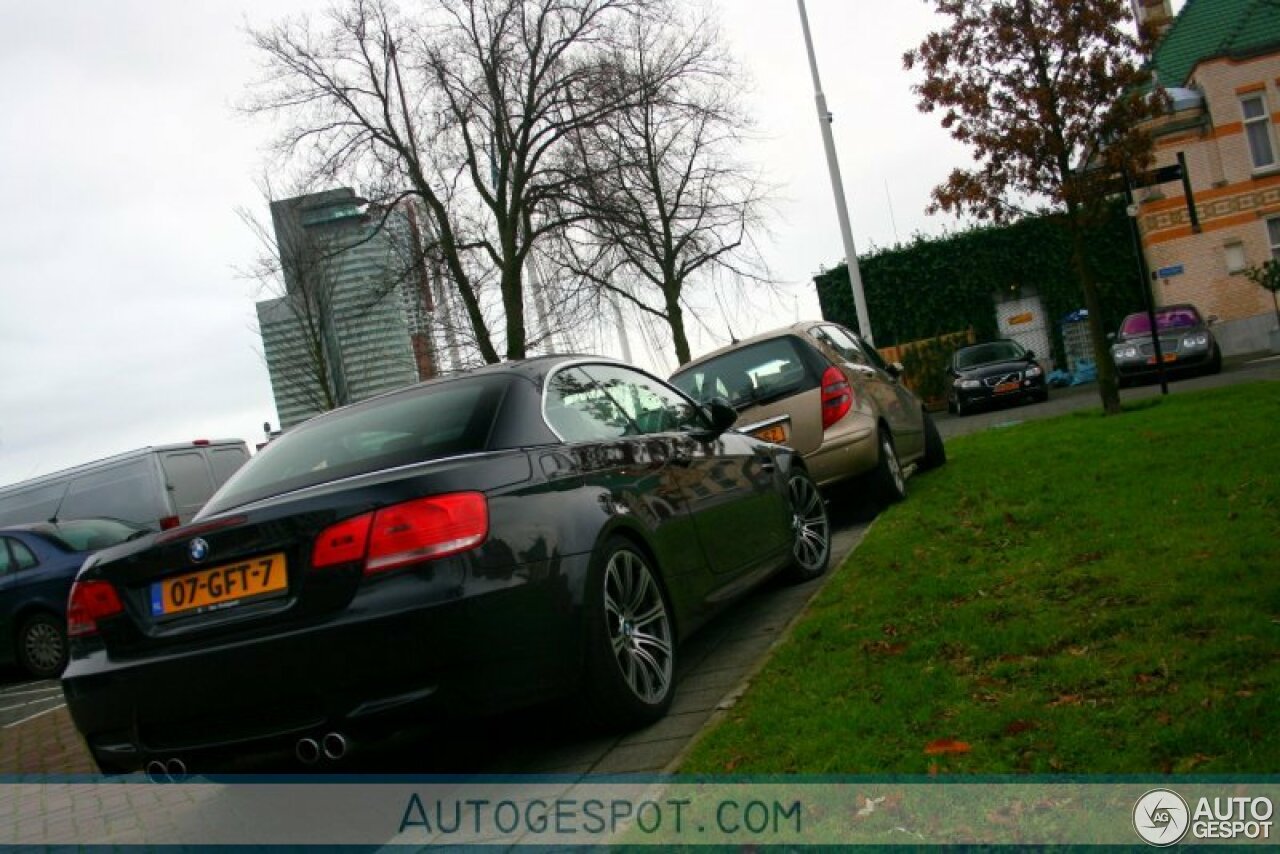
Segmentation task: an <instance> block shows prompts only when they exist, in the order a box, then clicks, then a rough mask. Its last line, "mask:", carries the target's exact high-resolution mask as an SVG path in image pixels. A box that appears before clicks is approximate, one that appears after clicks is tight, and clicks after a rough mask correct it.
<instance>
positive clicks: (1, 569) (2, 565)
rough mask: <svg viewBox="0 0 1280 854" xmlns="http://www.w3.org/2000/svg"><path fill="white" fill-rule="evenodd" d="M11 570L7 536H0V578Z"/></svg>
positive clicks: (11, 561)
mask: <svg viewBox="0 0 1280 854" xmlns="http://www.w3.org/2000/svg"><path fill="white" fill-rule="evenodd" d="M11 572H13V558H11V557H9V538H8V537H0V578H4V577H6V576H8V575H9V574H10V573H11Z"/></svg>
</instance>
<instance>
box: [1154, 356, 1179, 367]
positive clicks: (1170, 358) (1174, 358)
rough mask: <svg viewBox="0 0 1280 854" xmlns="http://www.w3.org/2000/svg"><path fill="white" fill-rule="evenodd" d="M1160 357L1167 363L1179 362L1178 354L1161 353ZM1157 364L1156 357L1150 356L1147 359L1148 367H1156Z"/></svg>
mask: <svg viewBox="0 0 1280 854" xmlns="http://www.w3.org/2000/svg"><path fill="white" fill-rule="evenodd" d="M1160 357H1161V358H1162V359H1163V360H1164V361H1166V362H1176V361H1178V354H1177V353H1161V354H1160ZM1155 363H1156V357H1155V356H1148V357H1147V364H1148V365H1154V364H1155Z"/></svg>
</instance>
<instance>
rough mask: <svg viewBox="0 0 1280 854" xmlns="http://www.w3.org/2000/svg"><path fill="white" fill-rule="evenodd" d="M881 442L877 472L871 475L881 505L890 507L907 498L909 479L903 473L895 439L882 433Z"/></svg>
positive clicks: (884, 432) (886, 433)
mask: <svg viewBox="0 0 1280 854" xmlns="http://www.w3.org/2000/svg"><path fill="white" fill-rule="evenodd" d="M879 442H880V459H879V460H877V461H876V468H875V471H873V472H872V473H871V481H872V487H873V488H874V490H875V493H876V498H877V499H878V500H879V501H880V505H881V506H883V507H888V506H889V505H890V504H894V503H896V502H898V501H901V500H902V499H904V498H906V497H907V478H906V476H905V475H904V474H903V473H902V464H901V463H900V462H898V452H897V451H896V450H894V447H893V438H892V437H891V436H890V435H889V434H888V432H886V431H881V432H880V436H879Z"/></svg>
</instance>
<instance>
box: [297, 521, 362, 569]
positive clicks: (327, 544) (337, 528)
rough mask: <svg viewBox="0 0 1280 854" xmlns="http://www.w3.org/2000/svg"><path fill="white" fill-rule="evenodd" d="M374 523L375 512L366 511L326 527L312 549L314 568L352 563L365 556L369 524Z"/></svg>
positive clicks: (312, 564)
mask: <svg viewBox="0 0 1280 854" xmlns="http://www.w3.org/2000/svg"><path fill="white" fill-rule="evenodd" d="M372 524H373V514H372V513H365V514H364V515H363V516H355V517H353V518H351V519H344V520H342V521H341V522H339V523H338V524H336V525H330V526H329V527H327V528H325V529H324V530H323V531H321V532H320V536H318V537H316V542H315V545H314V546H312V549H311V566H312V568H313V569H319V568H320V567H325V566H333V565H334V564H338V563H351V562H352V561H356V560H360V559H361V558H363V557H364V553H365V549H367V548H368V546H369V526H370V525H372Z"/></svg>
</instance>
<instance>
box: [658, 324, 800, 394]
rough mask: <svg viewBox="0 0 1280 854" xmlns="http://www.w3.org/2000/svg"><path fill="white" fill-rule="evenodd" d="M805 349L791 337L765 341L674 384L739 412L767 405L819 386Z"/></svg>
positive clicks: (705, 364)
mask: <svg viewBox="0 0 1280 854" xmlns="http://www.w3.org/2000/svg"><path fill="white" fill-rule="evenodd" d="M804 346H805V345H803V344H801V343H800V342H799V341H797V340H796V339H795V338H793V337H791V336H783V337H781V338H772V339H770V340H768V341H761V342H759V343H757V344H751V345H749V346H746V347H743V348H742V349H740V350H731V351H729V352H728V353H725V354H724V355H721V356H717V357H715V358H714V359H709V360H707V361H705V362H701V363H699V364H697V365H694V366H693V367H692V368H689V369H688V370H685V371H681V372H680V373H678V374H676V375H675V376H673V377H672V378H671V384H672V385H674V386H676V387H677V388H679V389H680V390H681V391H683V392H684V393H685V394H687V395H689V396H690V397H692V398H693V399H694V400H696V401H697V402H698V403H706V402H707V401H709V400H711V399H712V398H714V397H721V398H724V399H725V400H727V401H729V404H730V405H731V406H733V407H735V408H737V409H744V408H746V407H748V406H751V405H753V404H759V403H767V402H769V401H771V400H777V399H779V398H782V397H786V396H788V395H792V394H797V393H799V392H802V391H807V390H808V389H810V388H813V387H814V386H815V385H817V380H816V379H815V378H814V376H813V372H812V371H810V370H809V368H808V364H807V362H806V360H805V358H804V353H803V352H802V350H801V348H802V347H804Z"/></svg>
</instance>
